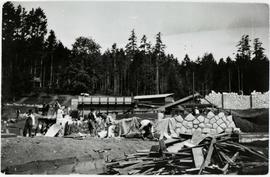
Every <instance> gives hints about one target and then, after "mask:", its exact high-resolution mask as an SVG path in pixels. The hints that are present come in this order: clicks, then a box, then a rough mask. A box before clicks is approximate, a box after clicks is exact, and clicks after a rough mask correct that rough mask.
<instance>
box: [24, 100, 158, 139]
mask: <svg viewBox="0 0 270 177" xmlns="http://www.w3.org/2000/svg"><path fill="white" fill-rule="evenodd" d="M50 107H51V106H50V105H48V104H47V105H45V104H44V106H43V109H42V114H43V115H46V114H47V113H48V110H49V108H50ZM53 108H54V112H55V113H57V110H58V109H60V108H61V105H60V104H59V103H58V102H55V104H54V105H53ZM65 114H68V113H65V111H63V117H64V115H65ZM83 121H84V122H86V123H87V125H88V130H89V133H90V135H91V136H93V137H97V136H99V135H98V130H99V129H103V130H105V132H106V135H105V136H104V137H108V138H109V137H115V132H116V129H117V124H116V121H115V119H114V118H113V117H112V116H111V115H107V114H105V113H96V111H95V110H94V109H91V111H90V113H89V114H88V115H87V116H86V117H85V118H84V120H83ZM101 125H102V126H101ZM35 127H36V121H35V116H34V114H33V111H32V110H31V109H30V110H29V111H28V113H27V114H26V120H25V126H24V129H23V136H27V135H28V136H30V137H31V136H32V135H33V132H32V131H33V128H35ZM101 127H102V128H101ZM139 132H140V134H141V137H142V138H143V139H145V138H149V139H153V122H152V121H150V120H147V119H145V120H142V121H140V122H139Z"/></svg>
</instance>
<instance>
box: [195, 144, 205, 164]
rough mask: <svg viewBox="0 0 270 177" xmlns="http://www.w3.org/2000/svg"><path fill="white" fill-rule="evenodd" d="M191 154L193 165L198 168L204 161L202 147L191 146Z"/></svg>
mask: <svg viewBox="0 0 270 177" xmlns="http://www.w3.org/2000/svg"><path fill="white" fill-rule="evenodd" d="M192 154H193V159H194V164H195V167H196V168H200V167H201V166H202V164H203V161H204V156H203V151H202V147H197V148H192Z"/></svg>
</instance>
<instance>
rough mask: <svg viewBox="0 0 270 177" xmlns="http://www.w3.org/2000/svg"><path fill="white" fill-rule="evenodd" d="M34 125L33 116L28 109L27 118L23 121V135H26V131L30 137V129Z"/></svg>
mask: <svg viewBox="0 0 270 177" xmlns="http://www.w3.org/2000/svg"><path fill="white" fill-rule="evenodd" d="M34 126H35V116H34V115H33V113H32V110H31V109H30V110H29V111H28V113H27V118H26V121H25V125H24V129H23V136H26V135H27V133H28V135H29V137H32V129H33V127H34Z"/></svg>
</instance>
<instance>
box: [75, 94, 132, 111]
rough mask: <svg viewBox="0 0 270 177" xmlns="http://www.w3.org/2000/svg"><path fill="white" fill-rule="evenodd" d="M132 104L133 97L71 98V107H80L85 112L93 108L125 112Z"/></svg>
mask: <svg viewBox="0 0 270 177" xmlns="http://www.w3.org/2000/svg"><path fill="white" fill-rule="evenodd" d="M132 104H133V101H132V97H113V96H78V98H77V99H72V100H71V108H72V109H78V110H79V111H81V112H83V114H88V113H89V112H90V110H91V109H95V110H96V111H97V112H104V113H112V112H118V113H123V112H126V111H128V110H130V109H131V108H132V107H133V105H132Z"/></svg>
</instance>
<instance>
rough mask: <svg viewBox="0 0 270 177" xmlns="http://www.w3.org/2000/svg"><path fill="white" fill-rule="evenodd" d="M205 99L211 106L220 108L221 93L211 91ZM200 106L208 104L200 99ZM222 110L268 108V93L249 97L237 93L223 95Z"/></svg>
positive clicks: (253, 93) (256, 93)
mask: <svg viewBox="0 0 270 177" xmlns="http://www.w3.org/2000/svg"><path fill="white" fill-rule="evenodd" d="M205 98H206V99H207V100H208V101H210V102H211V103H212V104H214V105H216V106H217V107H219V108H222V93H216V92H214V91H212V92H211V93H210V94H209V95H206V96H205ZM201 103H202V104H208V102H207V101H206V100H204V99H201ZM223 108H224V109H250V108H269V92H266V93H260V92H252V93H251V95H238V94H237V93H223Z"/></svg>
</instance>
